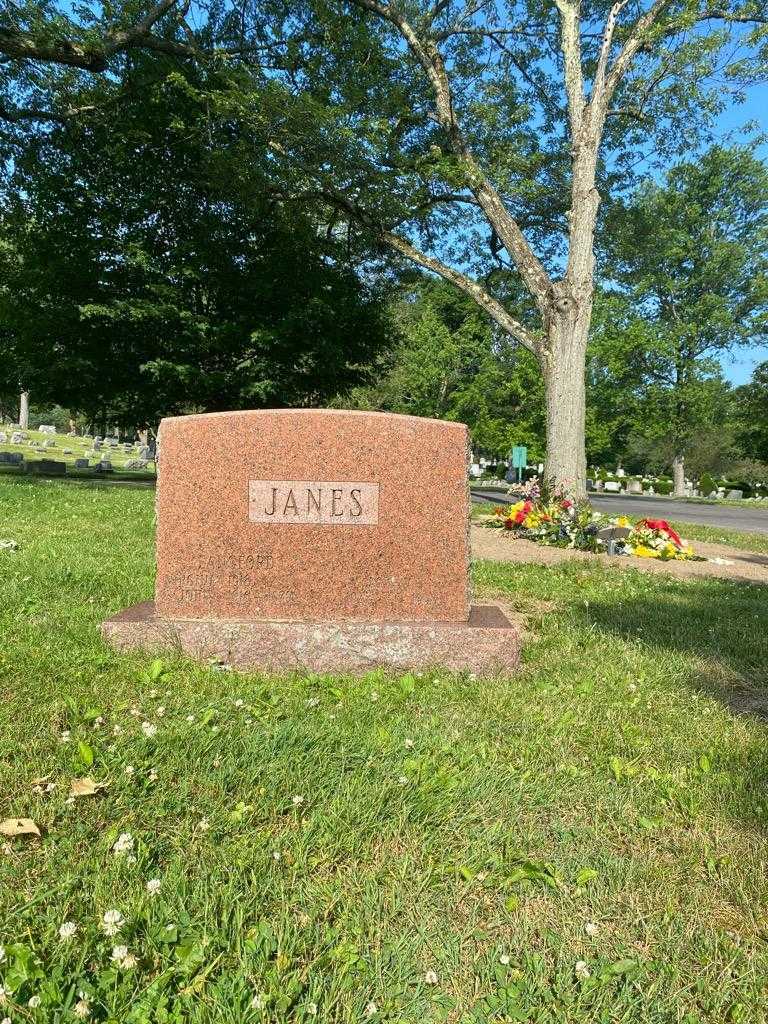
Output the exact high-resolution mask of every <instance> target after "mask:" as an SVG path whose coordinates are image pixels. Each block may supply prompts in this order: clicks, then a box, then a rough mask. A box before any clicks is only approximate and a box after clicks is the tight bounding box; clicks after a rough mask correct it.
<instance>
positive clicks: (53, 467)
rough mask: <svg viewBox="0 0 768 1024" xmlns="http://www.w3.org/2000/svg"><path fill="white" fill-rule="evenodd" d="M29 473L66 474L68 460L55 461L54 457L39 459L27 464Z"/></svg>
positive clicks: (39, 474) (44, 474)
mask: <svg viewBox="0 0 768 1024" xmlns="http://www.w3.org/2000/svg"><path fill="white" fill-rule="evenodd" d="M26 469H27V472H28V473H32V474H33V475H36V476H66V474H67V464H66V462H54V461H53V459H37V460H36V461H34V462H28V463H27V465H26Z"/></svg>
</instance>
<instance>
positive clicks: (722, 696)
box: [583, 580, 768, 720]
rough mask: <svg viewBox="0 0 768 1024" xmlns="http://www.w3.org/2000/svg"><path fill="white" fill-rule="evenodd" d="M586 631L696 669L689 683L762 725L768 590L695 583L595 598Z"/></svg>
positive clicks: (767, 699) (766, 702)
mask: <svg viewBox="0 0 768 1024" xmlns="http://www.w3.org/2000/svg"><path fill="white" fill-rule="evenodd" d="M583 614H584V617H585V618H586V619H588V622H589V625H590V626H592V627H593V628H594V627H595V626H596V627H597V628H598V629H600V630H602V631H603V632H605V633H610V634H613V635H615V636H618V637H621V638H622V639H624V640H625V641H630V642H635V643H642V644H643V645H644V646H645V647H646V648H648V649H650V650H653V649H657V650H658V656H659V658H660V659H662V664H663V658H664V654H665V652H667V651H669V652H676V653H681V654H684V655H686V656H689V657H693V658H694V659H695V660H696V661H700V662H701V669H700V670H694V671H693V672H691V674H690V676H689V679H688V682H689V683H690V684H691V685H692V686H693V687H694V688H695V689H697V690H699V691H700V692H702V693H706V694H708V695H710V696H713V697H716V698H717V699H718V700H720V701H722V702H723V703H724V704H725V705H727V706H728V707H729V708H730V709H731V710H732V711H734V712H736V713H738V714H746V715H754V716H757V717H760V718H762V719H765V720H768V587H761V586H753V585H750V584H747V583H723V582H722V581H720V580H712V581H707V582H702V581H697V585H696V587H695V588H693V587H691V588H690V589H686V588H684V587H680V586H673V587H670V588H669V589H668V590H667V589H658V588H654V590H653V591H649V592H648V593H647V594H634V595H632V596H631V597H628V598H626V599H624V600H622V601H620V602H617V601H616V599H615V597H612V596H610V595H608V594H606V595H605V596H602V595H600V596H597V597H593V598H592V599H591V600H590V603H589V606H588V608H586V609H584V612H583Z"/></svg>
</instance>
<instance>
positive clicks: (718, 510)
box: [471, 487, 768, 534]
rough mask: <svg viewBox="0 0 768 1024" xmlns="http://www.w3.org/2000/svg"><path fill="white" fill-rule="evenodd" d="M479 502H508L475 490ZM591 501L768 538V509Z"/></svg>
mask: <svg viewBox="0 0 768 1024" xmlns="http://www.w3.org/2000/svg"><path fill="white" fill-rule="evenodd" d="M471 491H472V497H473V498H474V499H475V500H476V501H490V502H493V503H494V504H501V503H502V502H504V503H506V502H508V501H509V500H510V499H509V496H508V495H507V494H505V493H504V492H503V491H494V490H486V489H485V488H482V487H472V488H471ZM589 500H590V501H591V502H592V504H593V505H594V506H595V508H597V509H599V510H600V511H601V512H608V513H610V514H613V515H630V516H646V517H647V518H649V519H671V520H675V521H677V522H678V523H699V524H700V525H701V526H713V527H718V526H719V527H723V528H725V529H728V530H745V531H747V532H748V533H765V534H768V509H766V508H734V507H733V506H731V505H699V504H698V503H697V502H687V501H673V500H671V499H670V498H657V497H653V496H649V497H643V498H639V497H631V498H630V497H622V496H621V495H618V494H595V493H592V494H590V496H589Z"/></svg>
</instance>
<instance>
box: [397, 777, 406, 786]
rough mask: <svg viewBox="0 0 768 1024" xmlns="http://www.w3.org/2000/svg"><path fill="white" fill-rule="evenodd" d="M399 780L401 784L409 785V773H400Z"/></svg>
mask: <svg viewBox="0 0 768 1024" xmlns="http://www.w3.org/2000/svg"><path fill="white" fill-rule="evenodd" d="M397 782H398V785H399V786H407V785H408V776H407V775H399V776H398V779H397Z"/></svg>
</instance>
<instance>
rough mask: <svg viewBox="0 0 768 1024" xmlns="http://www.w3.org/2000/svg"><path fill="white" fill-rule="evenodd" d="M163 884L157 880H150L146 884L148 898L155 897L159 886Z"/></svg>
mask: <svg viewBox="0 0 768 1024" xmlns="http://www.w3.org/2000/svg"><path fill="white" fill-rule="evenodd" d="M162 884H163V883H162V882H161V881H160V879H159V878H150V880H149V881H148V882H147V892H148V893H149V895H150V896H156V895H157V894H158V893H159V892H160V886H161V885H162Z"/></svg>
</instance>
